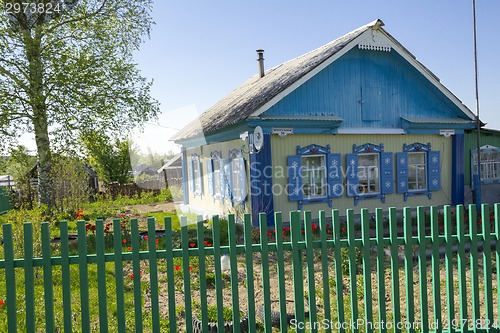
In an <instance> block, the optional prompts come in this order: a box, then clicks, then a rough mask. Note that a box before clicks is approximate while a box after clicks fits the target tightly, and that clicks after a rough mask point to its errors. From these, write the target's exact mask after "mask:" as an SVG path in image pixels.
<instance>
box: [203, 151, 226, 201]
mask: <svg viewBox="0 0 500 333" xmlns="http://www.w3.org/2000/svg"><path fill="white" fill-rule="evenodd" d="M222 168H223V161H222V153H221V152H218V151H214V152H212V153H211V154H210V159H208V160H207V182H208V192H209V194H210V195H211V196H213V197H214V199H222V198H223V197H224V196H223V193H222V188H223V185H222V184H223V182H224V179H223V177H224V173H223V169H222Z"/></svg>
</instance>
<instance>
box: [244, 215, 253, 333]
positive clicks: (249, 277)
mask: <svg viewBox="0 0 500 333" xmlns="http://www.w3.org/2000/svg"><path fill="white" fill-rule="evenodd" d="M243 219H244V220H243V221H244V222H243V223H244V226H243V227H244V236H245V237H244V239H245V244H244V246H245V265H246V283H247V299H248V304H247V306H248V318H249V320H248V331H249V332H255V331H256V325H255V322H256V321H255V320H251V318H256V315H255V288H254V276H253V243H252V221H251V216H250V214H245V215H244V216H243Z"/></svg>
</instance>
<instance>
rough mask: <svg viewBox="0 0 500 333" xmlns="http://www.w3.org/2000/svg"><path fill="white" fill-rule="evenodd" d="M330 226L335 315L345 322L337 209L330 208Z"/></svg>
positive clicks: (339, 320)
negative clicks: (333, 268) (331, 230)
mask: <svg viewBox="0 0 500 333" xmlns="http://www.w3.org/2000/svg"><path fill="white" fill-rule="evenodd" d="M332 228H333V241H334V249H333V262H334V265H335V294H336V297H335V298H336V305H337V316H338V322H339V323H345V322H346V320H345V311H344V281H343V279H342V244H341V242H340V230H341V227H340V217H339V210H338V209H334V210H332ZM344 332H345V328H344V327H343V326H340V328H339V333H344Z"/></svg>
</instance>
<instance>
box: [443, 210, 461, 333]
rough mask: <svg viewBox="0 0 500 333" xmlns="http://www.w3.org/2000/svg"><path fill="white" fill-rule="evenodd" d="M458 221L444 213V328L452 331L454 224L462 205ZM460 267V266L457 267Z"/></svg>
mask: <svg viewBox="0 0 500 333" xmlns="http://www.w3.org/2000/svg"><path fill="white" fill-rule="evenodd" d="M455 216H456V221H453V219H452V217H451V214H445V215H444V240H445V268H446V324H447V325H446V326H447V327H443V329H446V328H447V329H448V330H449V331H450V333H453V332H454V331H455V327H454V325H452V322H453V320H454V319H455V287H454V285H453V281H454V279H455V273H454V272H453V267H454V266H453V257H454V256H453V251H452V250H453V249H452V245H453V236H452V228H453V227H452V226H453V225H456V224H457V223H458V220H459V217H460V207H457V210H456V212H455ZM457 269H458V267H457ZM459 281H460V280H459Z"/></svg>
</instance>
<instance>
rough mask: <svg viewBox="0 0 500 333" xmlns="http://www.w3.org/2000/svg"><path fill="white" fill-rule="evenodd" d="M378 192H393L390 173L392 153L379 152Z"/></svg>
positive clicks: (392, 181)
mask: <svg viewBox="0 0 500 333" xmlns="http://www.w3.org/2000/svg"><path fill="white" fill-rule="evenodd" d="M380 158H381V161H380V181H381V183H380V192H381V193H382V194H390V193H394V180H393V175H392V173H393V172H392V169H393V163H392V162H393V158H392V153H381V154H380Z"/></svg>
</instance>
